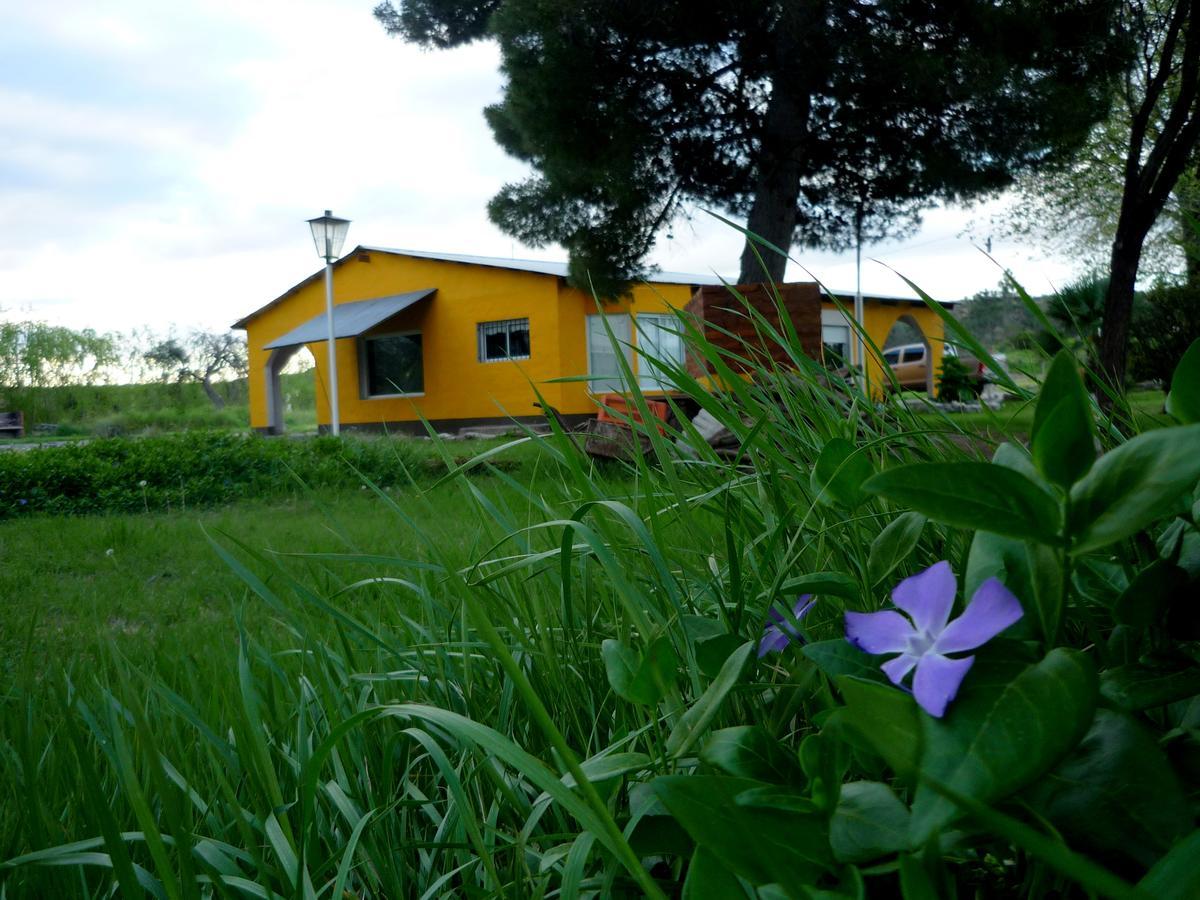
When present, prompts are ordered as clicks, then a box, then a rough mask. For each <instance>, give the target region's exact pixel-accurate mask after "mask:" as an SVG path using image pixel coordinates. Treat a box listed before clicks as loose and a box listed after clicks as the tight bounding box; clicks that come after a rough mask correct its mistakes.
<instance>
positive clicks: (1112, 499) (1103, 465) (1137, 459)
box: [1070, 425, 1200, 553]
mask: <svg viewBox="0 0 1200 900" xmlns="http://www.w3.org/2000/svg"><path fill="white" fill-rule="evenodd" d="M1197 447H1200V425H1187V426H1184V427H1178V428H1160V429H1158V430H1156V431H1151V432H1148V433H1146V434H1143V435H1139V436H1138V437H1135V438H1134V439H1133V440H1131V441H1129V442H1128V443H1126V444H1122V445H1121V446H1120V447H1117V448H1116V449H1115V450H1110V451H1109V452H1108V453H1106V454H1104V455H1103V456H1102V457H1100V461H1099V462H1097V463H1096V465H1095V466H1093V467H1092V470H1091V471H1090V472H1088V474H1087V475H1086V476H1085V477H1084V478H1083V479H1082V480H1081V481H1079V482H1077V483H1076V484H1075V486H1074V487H1073V488H1071V520H1070V532H1071V535H1072V536H1073V538H1074V542H1073V544H1072V551H1073V552H1075V553H1086V552H1088V551H1089V550H1097V549H1099V548H1100V547H1106V546H1108V545H1109V544H1112V543H1115V542H1116V541H1119V540H1121V539H1122V538H1126V537H1129V535H1131V534H1135V533H1136V532H1138V531H1141V530H1142V529H1143V528H1145V527H1146V526H1147V525H1150V524H1151V523H1152V522H1154V521H1155V520H1157V519H1161V518H1162V517H1163V516H1166V515H1168V514H1170V513H1171V512H1173V511H1175V509H1176V508H1177V507H1179V506H1180V505H1181V503H1182V501H1183V500H1184V499H1185V495H1187V496H1188V497H1190V492H1191V490H1192V488H1194V487H1195V486H1196V481H1197V480H1198V479H1200V452H1197V450H1196V448H1197Z"/></svg>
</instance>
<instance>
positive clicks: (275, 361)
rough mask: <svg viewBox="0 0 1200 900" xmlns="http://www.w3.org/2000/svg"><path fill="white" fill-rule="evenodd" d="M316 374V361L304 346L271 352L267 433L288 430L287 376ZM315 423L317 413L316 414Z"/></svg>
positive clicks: (268, 369)
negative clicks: (285, 376)
mask: <svg viewBox="0 0 1200 900" xmlns="http://www.w3.org/2000/svg"><path fill="white" fill-rule="evenodd" d="M310 370H311V371H312V372H313V373H314V378H315V373H316V360H314V359H313V355H312V353H310V352H309V350H308V348H307V347H305V346H304V345H303V344H298V345H295V346H292V347H278V348H276V349H274V350H272V351H271V355H270V356H268V357H267V362H266V379H265V381H266V385H267V433H268V434H283V433H284V432H285V431H286V430H287V423H286V419H287V413H288V401H289V398H288V395H287V391H286V390H285V388H284V379H283V376H284V375H285V374H290V373H302V372H307V371H310ZM314 422H315V412H314Z"/></svg>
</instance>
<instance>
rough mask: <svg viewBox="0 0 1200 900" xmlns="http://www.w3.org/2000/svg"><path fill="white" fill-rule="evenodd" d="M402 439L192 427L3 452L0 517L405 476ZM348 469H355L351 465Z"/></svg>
mask: <svg viewBox="0 0 1200 900" xmlns="http://www.w3.org/2000/svg"><path fill="white" fill-rule="evenodd" d="M413 459H414V456H413V452H412V450H411V449H410V447H409V445H407V444H406V443H405V442H404V441H399V440H384V439H355V438H344V439H339V438H333V437H319V438H312V439H305V440H280V439H272V438H264V437H259V436H256V435H248V434H228V433H214V432H208V433H206V432H193V433H187V434H177V435H170V436H163V437H149V438H140V439H136V440H132V439H126V438H119V437H117V438H108V439H101V440H95V441H89V442H86V443H78V444H71V445H68V446H64V447H45V448H36V449H32V450H27V451H22V452H8V453H3V454H0V518H3V517H7V516H13V515H19V514H28V513H33V512H47V513H58V514H90V513H102V512H122V511H138V510H147V509H166V508H171V507H174V508H179V507H185V508H186V507H188V506H208V505H212V504H218V503H227V502H229V501H232V500H238V499H244V498H247V497H255V496H263V495H271V494H280V493H285V492H287V491H290V490H295V489H296V488H297V486H298V484H299V482H297V479H299V480H300V481H302V482H304V484H306V485H308V486H309V487H337V486H346V485H350V486H356V485H358V484H359V483H360V478H359V476H358V475H357V474H355V470H357V471H358V472H361V473H362V475H363V476H364V477H366V478H369V479H371V480H372V481H375V482H377V483H378V484H380V485H382V486H391V485H396V484H401V483H403V482H404V481H406V475H405V473H406V471H407V470H408V469H410V468H411V467H412V464H413ZM351 467H353V468H351Z"/></svg>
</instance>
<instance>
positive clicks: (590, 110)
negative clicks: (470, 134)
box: [375, 0, 1124, 294]
mask: <svg viewBox="0 0 1200 900" xmlns="http://www.w3.org/2000/svg"><path fill="white" fill-rule="evenodd" d="M375 14H376V16H377V17H378V18H379V20H380V21H381V22H382V23H383V25H384V26H385V27H386V28H387V30H388V31H389V32H390V33H392V34H396V35H399V36H402V37H404V38H405V39H407V40H411V41H415V42H417V43H421V44H424V45H426V46H433V47H446V46H453V45H455V44H460V43H465V42H468V41H472V40H476V39H480V38H484V37H492V38H495V39H496V40H497V41H498V43H499V45H500V49H501V52H502V54H503V70H504V74H505V75H506V77H507V84H506V89H505V95H504V99H503V101H502V102H501V103H500V104H497V105H496V106H493V107H491V108H489V109H488V110H487V111H486V114H487V118H488V121H489V123H490V124H491V126H492V130H493V132H494V134H495V136H496V139H497V141H498V142H499V143H500V145H501V146H502V147H503V148H504V149H505V150H507V151H508V152H509V153H511V154H513V155H514V156H516V157H518V158H520V159H523V160H526V161H527V162H528V163H529V164H530V166H531V167H532V169H533V170H534V175H533V176H532V177H531V178H529V179H527V180H526V181H523V182H520V183H518V184H509V185H506V186H504V188H503V189H502V190H501V191H500V193H499V194H498V195H497V196H496V197H495V198H494V199H493V200H492V202H491V204H490V205H489V213H490V215H491V217H492V219H493V220H494V221H495V222H496V223H497V224H498V225H500V227H501V228H503V229H504V230H505V231H507V232H509V233H510V234H513V235H514V236H516V237H519V238H520V239H521V240H523V241H525V242H527V243H530V244H533V245H541V244H546V243H551V242H557V243H560V244H562V245H563V246H564V247H566V248H567V250H568V251H569V253H570V255H571V260H572V276H573V278H574V280H575V281H576V282H582V283H584V284H588V283H589V282H590V283H591V284H594V285H595V287H596V288H597V289H598V290H599V291H600V292H601V293H604V294H613V293H617V292H619V291H620V290H621V288H622V287H623V284H624V283H625V281H626V279H629V278H631V277H634V276H636V275H637V274H638V273H639V272H641V271H642V270H643V268H644V259H645V257H646V254H647V253H648V251H649V250H650V248H651V246H652V245H653V242H654V239H655V235H656V234H657V232H658V231H659V230H660V229H661V228H662V227H663V226H664V225H666V224H668V223H669V222H670V221H671V220H672V219H673V218H674V217H675V216H676V215H677V214H678V213H679V212H680V209H681V207H682V204H684V203H685V202H694V203H700V204H704V205H706V206H710V207H714V208H717V209H721V210H724V211H726V212H728V213H730V214H732V215H734V216H737V217H740V218H743V219H744V220H745V221H746V223H747V227H748V228H749V229H750V230H751V231H753V232H755V233H756V234H758V235H760V236H761V237H762V238H764V239H765V240H767V241H769V242H771V243H773V244H774V245H776V246H778V247H780V248H784V249H788V248H790V247H791V246H792V245H793V243H798V244H803V245H807V246H827V247H838V246H845V245H846V244H847V243H848V242H850V241H852V240H854V239H855V236H856V233H858V232H859V231H860V230H861V232H862V235H863V237H864V238H867V239H869V238H871V237H878V236H883V235H885V234H888V233H892V232H894V231H895V230H896V229H903V228H904V227H906V226H908V225H911V223H912V222H913V221H914V220H915V218H916V217H917V216H918V215H919V212H920V209H921V208H922V207H923V206H925V205H926V204H928V203H929V202H931V201H932V200H934V199H937V198H943V199H961V198H964V197H967V196H971V195H973V194H977V193H979V192H981V191H987V190H994V189H997V188H999V187H1002V186H1004V185H1006V184H1008V183H1009V181H1010V180H1011V178H1012V177H1013V176H1014V174H1016V173H1018V172H1021V171H1023V170H1025V169H1027V168H1030V167H1032V166H1035V165H1040V164H1044V163H1046V162H1047V161H1051V160H1054V159H1057V158H1061V157H1063V156H1065V155H1067V154H1069V153H1070V152H1071V151H1072V150H1074V149H1075V148H1076V147H1077V146H1078V145H1079V144H1080V142H1082V140H1083V139H1084V138H1085V137H1086V135H1087V134H1088V133H1089V130H1090V128H1091V126H1092V124H1093V123H1094V122H1095V121H1096V120H1097V119H1098V118H1100V117H1102V115H1103V114H1104V113H1105V112H1106V110H1107V103H1108V92H1109V87H1110V83H1111V79H1112V77H1113V76H1114V74H1115V73H1117V72H1119V71H1120V70H1121V69H1122V68H1123V65H1124V57H1123V55H1122V53H1121V52H1119V48H1118V44H1119V42H1118V41H1117V40H1116V38H1115V37H1114V29H1113V27H1112V26H1113V15H1114V3H1113V2H1110V0H1076V2H1044V3H1022V4H1016V3H1000V4H992V3H984V2H967V3H963V2H960V0H953V2H952V0H941V2H917V0H889V2H872V3H868V2H846V3H828V2H812V0H810V2H801V0H789V2H733V0H704V2H698V3H697V2H690V3H685V2H682V0H667V2H662V3H654V4H646V3H641V2H634V0H592V2H588V3H583V4H580V3H577V2H567V0H485V2H465V3H464V2H460V0H399V2H397V3H392V2H390V0H389V2H384V3H382V4H381V5H380V6H379V7H377V8H376V11H375ZM765 256H766V263H767V269H768V272H767V275H768V276H769V277H771V278H774V279H778V278H781V277H782V275H783V269H784V265H785V260H783V259H782V258H780V257H778V256H777V255H776V254H773V253H767V254H765ZM762 274H763V273H762V271H761V268H760V266H759V263H758V261H757V259H755V257H754V254H753V253H752V252H751V250H750V248H749V247H747V251H746V252H745V253H744V254H743V257H742V265H741V278H742V279H743V280H760V279H761V277H762Z"/></svg>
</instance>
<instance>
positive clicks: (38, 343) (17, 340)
mask: <svg viewBox="0 0 1200 900" xmlns="http://www.w3.org/2000/svg"><path fill="white" fill-rule="evenodd" d="M118 360H119V354H118V352H117V338H116V336H115V335H111V334H99V333H98V332H96V331H93V330H92V329H90V328H85V329H83V330H81V331H75V330H73V329H70V328H65V327H63V326H61V325H49V324H47V323H45V322H33V321H19V322H0V387H2V388H6V389H9V390H14V389H15V390H19V389H23V388H44V387H57V386H59V385H63V384H92V383H93V382H95V381H96V380H97V379H99V378H103V377H104V376H105V375H106V369H107V368H108V367H109V366H112V365H115V364H116V363H117V362H118Z"/></svg>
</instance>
